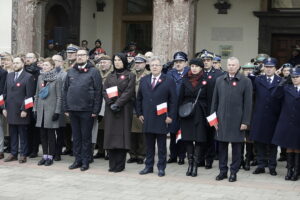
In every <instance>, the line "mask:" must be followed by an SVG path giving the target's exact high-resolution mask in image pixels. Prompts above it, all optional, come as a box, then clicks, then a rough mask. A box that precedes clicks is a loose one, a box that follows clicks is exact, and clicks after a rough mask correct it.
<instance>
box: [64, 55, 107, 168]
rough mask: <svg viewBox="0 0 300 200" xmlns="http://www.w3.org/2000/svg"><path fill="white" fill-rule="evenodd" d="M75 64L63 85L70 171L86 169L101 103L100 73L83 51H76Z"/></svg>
mask: <svg viewBox="0 0 300 200" xmlns="http://www.w3.org/2000/svg"><path fill="white" fill-rule="evenodd" d="M76 55H77V58H76V64H75V65H74V67H73V68H71V69H69V71H68V73H67V77H66V82H65V85H64V98H63V104H64V110H65V112H66V113H65V114H66V115H67V116H69V117H70V120H71V127H72V135H73V151H74V156H75V161H74V163H73V164H72V165H70V166H69V169H76V168H79V167H81V168H80V170H81V171H86V170H88V169H89V163H90V160H91V156H92V155H91V148H92V147H91V140H92V138H91V137H92V128H93V122H94V118H95V117H97V115H98V113H99V112H100V108H101V103H102V80H101V76H100V72H99V71H98V70H97V69H96V68H95V67H94V66H93V65H92V64H91V63H90V62H88V52H87V51H86V50H78V51H77V54H76Z"/></svg>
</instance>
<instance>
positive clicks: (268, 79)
mask: <svg viewBox="0 0 300 200" xmlns="http://www.w3.org/2000/svg"><path fill="white" fill-rule="evenodd" d="M267 81H268V83H269V85H271V83H272V82H271V78H270V77H269V78H267Z"/></svg>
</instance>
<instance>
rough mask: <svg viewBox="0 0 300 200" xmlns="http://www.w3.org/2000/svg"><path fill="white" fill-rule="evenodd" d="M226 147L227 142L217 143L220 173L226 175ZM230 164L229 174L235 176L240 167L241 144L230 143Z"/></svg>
mask: <svg viewBox="0 0 300 200" xmlns="http://www.w3.org/2000/svg"><path fill="white" fill-rule="evenodd" d="M228 145H229V142H221V141H219V169H220V173H224V174H227V172H228V166H227V163H228ZM231 148H232V162H231V164H230V173H233V174H236V173H237V172H238V171H239V169H240V165H241V154H242V143H241V142H232V143H231Z"/></svg>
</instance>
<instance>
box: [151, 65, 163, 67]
mask: <svg viewBox="0 0 300 200" xmlns="http://www.w3.org/2000/svg"><path fill="white" fill-rule="evenodd" d="M160 66H161V65H158V64H153V65H150V67H160Z"/></svg>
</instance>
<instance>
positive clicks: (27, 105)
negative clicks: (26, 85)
mask: <svg viewBox="0 0 300 200" xmlns="http://www.w3.org/2000/svg"><path fill="white" fill-rule="evenodd" d="M32 107H33V98H32V97H29V98H28V99H25V109H28V108H32Z"/></svg>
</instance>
